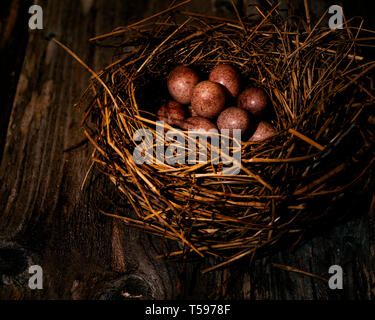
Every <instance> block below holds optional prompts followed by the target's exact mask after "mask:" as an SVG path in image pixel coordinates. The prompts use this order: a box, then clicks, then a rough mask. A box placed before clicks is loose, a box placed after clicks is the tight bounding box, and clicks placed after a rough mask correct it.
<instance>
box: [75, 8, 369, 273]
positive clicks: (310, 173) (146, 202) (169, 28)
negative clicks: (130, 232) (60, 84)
mask: <svg viewBox="0 0 375 320" xmlns="http://www.w3.org/2000/svg"><path fill="white" fill-rule="evenodd" d="M176 7H177V6H175V7H173V8H170V9H168V10H165V11H164V12H161V13H159V14H157V15H155V16H153V17H150V18H149V19H145V20H143V21H140V22H138V23H135V24H133V25H131V26H128V27H124V28H118V29H116V30H115V31H114V32H112V33H110V34H107V35H103V36H99V37H96V38H94V39H92V40H93V41H95V42H100V43H101V44H103V42H105V43H106V44H107V45H108V43H110V44H111V45H115V46H117V47H118V54H117V55H116V57H115V59H114V62H113V63H112V64H111V65H109V66H108V67H107V68H105V69H104V70H102V71H101V72H99V73H97V74H94V76H93V77H92V81H91V84H90V86H89V88H88V90H87V91H86V93H85V95H84V96H83V98H82V100H81V103H80V106H81V108H82V110H83V111H84V119H83V126H84V131H85V133H86V135H87V137H88V138H89V140H90V141H91V142H92V144H93V145H94V146H95V152H94V154H93V161H94V163H95V164H96V166H97V167H98V168H99V169H100V170H102V171H103V172H104V173H105V174H106V175H108V176H109V178H110V179H111V181H113V183H115V185H116V186H117V188H118V189H119V190H120V191H121V192H122V193H123V194H124V195H125V197H126V198H127V200H128V201H129V203H130V204H131V205H132V207H133V208H134V212H135V217H134V216H132V217H131V216H128V215H126V214H121V213H118V212H116V213H108V212H105V214H107V215H109V216H112V217H116V218H119V219H122V220H123V221H125V222H126V223H128V224H129V225H132V226H135V227H139V228H142V229H144V230H146V231H148V232H150V233H152V234H155V235H158V236H161V237H164V238H167V239H172V240H177V241H178V242H180V243H181V245H182V246H181V250H178V251H174V252H170V254H169V256H186V255H189V254H195V255H199V256H202V257H203V256H206V255H213V256H216V257H221V258H222V259H223V260H222V262H221V263H220V264H218V265H217V266H215V267H218V266H222V265H224V264H227V263H230V262H232V261H234V260H237V259H239V258H241V257H244V256H247V255H252V256H255V253H257V252H258V251H262V250H267V249H270V248H273V247H274V246H276V245H277V244H278V243H279V242H280V240H284V239H287V238H289V237H291V238H293V239H300V238H301V237H302V236H303V234H304V232H306V230H308V229H309V228H311V227H312V226H314V227H317V226H319V223H321V221H323V220H324V218H325V217H326V216H327V215H329V214H330V212H332V210H328V209H327V208H328V207H332V204H334V201H335V199H338V198H340V197H342V196H343V195H344V196H345V197H348V198H350V195H351V193H350V192H351V190H352V188H353V187H356V188H360V189H361V190H363V191H365V190H366V188H367V187H368V185H369V183H368V182H369V180H370V179H369V176H368V175H369V169H370V168H371V166H372V165H373V163H374V161H375V157H374V152H373V148H372V146H373V141H374V137H375V135H374V132H373V128H372V127H371V124H369V122H368V116H369V115H371V112H372V110H373V109H372V108H373V105H374V101H375V96H374V94H373V93H374V91H373V82H372V81H373V80H372V77H371V70H372V69H373V68H374V67H375V62H374V61H370V60H368V59H366V58H365V57H363V56H361V55H360V54H359V53H360V52H361V49H362V45H365V44H366V41H367V42H368V41H371V40H372V39H374V33H373V32H371V31H368V30H363V29H362V27H361V26H362V24H361V21H360V20H353V21H345V25H344V26H343V29H337V30H331V29H329V28H328V27H327V28H325V27H322V26H321V25H320V22H321V21H322V19H323V18H324V17H322V19H321V20H320V21H319V23H318V24H317V25H316V26H315V27H314V26H310V25H309V24H307V23H306V22H305V21H304V20H302V19H300V18H297V17H288V18H287V19H283V18H282V17H281V15H280V13H279V12H278V8H277V6H276V7H274V8H272V9H271V10H270V11H269V12H260V13H261V14H260V18H259V19H255V20H254V19H247V18H245V17H244V18H240V17H239V16H238V19H237V20H231V19H225V18H220V17H212V16H205V15H202V14H197V13H192V12H181V11H180V12H176V10H172V9H176ZM259 11H260V10H259ZM236 12H237V11H236ZM177 19H178V20H177ZM181 20H182V22H177V21H181ZM219 63H227V64H231V65H233V66H235V67H236V68H237V69H238V70H239V71H240V72H241V74H242V77H243V82H244V83H245V84H246V85H249V86H250V85H251V86H259V87H262V88H263V89H264V90H265V91H266V92H267V94H268V95H269V98H270V101H271V104H272V106H273V109H274V112H273V115H272V124H273V125H274V126H275V127H276V128H277V134H276V135H274V136H273V137H271V138H270V139H267V140H265V141H263V142H242V144H241V171H240V173H239V174H237V175H229V176H224V175H221V174H220V173H219V172H220V169H221V168H222V167H223V164H222V163H219V164H212V163H210V162H209V161H208V162H207V163H203V164H199V163H198V164H196V165H189V164H176V165H174V166H173V165H169V164H165V163H162V162H157V161H155V162H153V163H151V164H142V165H138V164H136V163H135V161H134V158H133V151H134V149H135V147H136V146H137V145H138V144H139V142H136V141H135V140H134V133H135V131H136V130H137V129H141V128H146V129H148V130H150V131H151V132H152V133H153V134H154V135H156V129H155V128H156V127H155V126H156V121H157V118H156V116H155V113H156V110H157V108H158V107H159V106H160V105H161V104H162V103H163V101H165V100H168V91H167V87H166V78H167V76H168V74H169V72H170V71H171V70H172V69H173V67H175V66H177V65H180V64H183V65H187V66H192V67H193V68H194V69H195V70H198V71H199V72H200V74H201V75H207V74H208V72H209V71H210V70H211V69H212V67H213V66H215V65H217V64H219ZM154 147H155V145H154ZM186 148H187V147H186ZM186 152H188V150H186ZM328 204H329V205H328ZM333 206H334V205H333ZM312 208H314V209H312ZM316 208H320V209H319V210H318V211H317V210H316ZM326 209H327V210H326ZM215 267H214V268H215ZM212 269H213V268H210V269H209V270H212ZM209 270H206V271H209Z"/></svg>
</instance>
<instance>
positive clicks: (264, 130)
mask: <svg viewBox="0 0 375 320" xmlns="http://www.w3.org/2000/svg"><path fill="white" fill-rule="evenodd" d="M275 133H276V130H275V128H274V127H273V126H272V125H270V124H269V123H268V122H266V121H260V122H259V123H258V125H257V127H256V129H255V132H254V133H253V135H252V136H251V138H250V139H249V141H251V142H258V141H263V140H265V139H268V138H269V137H271V136H273V135H274V134H275Z"/></svg>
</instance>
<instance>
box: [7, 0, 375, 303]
mask: <svg viewBox="0 0 375 320" xmlns="http://www.w3.org/2000/svg"><path fill="white" fill-rule="evenodd" d="M242 2H243V5H244V8H246V6H245V2H246V1H242ZM247 2H249V1H247ZM250 2H254V1H250ZM168 3H169V1H167V0H162V1H161V0H137V1H119V0H96V1H95V0H65V1H57V0H49V1H47V0H44V1H34V2H32V1H29V0H13V1H10V0H5V1H1V5H0V34H1V38H0V67H1V68H0V70H1V78H2V80H3V81H2V85H1V86H0V105H1V108H0V163H1V164H0V299H97V298H102V299H121V298H123V297H124V295H122V293H127V297H128V298H132V297H133V298H139V297H143V298H157V299H172V298H182V299H186V298H195V299H205V298H212V299H217V298H226V299H280V300H281V299H319V300H328V299H329V300H338V299H374V298H375V223H374V217H372V216H370V215H369V214H368V210H367V207H366V206H365V207H364V208H359V207H358V208H357V209H355V210H353V212H351V219H350V220H346V221H344V222H340V224H339V225H338V226H336V227H335V228H322V230H321V232H320V234H318V235H317V236H316V237H314V238H313V239H310V240H308V241H305V243H303V244H302V245H301V246H300V247H298V248H297V249H296V250H294V251H291V250H290V249H284V250H282V251H280V252H278V253H276V254H274V255H272V256H268V257H264V258H261V259H258V260H256V261H255V263H254V264H250V263H249V261H248V259H245V260H243V261H241V262H239V263H236V264H233V265H231V266H229V268H226V269H220V270H218V271H215V272H212V273H210V274H206V275H202V274H200V270H201V269H203V268H205V267H208V266H211V265H212V264H214V263H215V261H213V260H212V259H207V260H198V261H195V262H192V263H189V264H187V265H184V264H183V263H181V262H173V261H164V260H158V259H156V258H155V253H156V252H159V251H160V250H162V249H163V242H161V241H160V240H159V239H154V238H153V237H150V236H149V235H146V234H144V233H143V232H139V231H136V230H133V229H130V228H128V227H127V226H126V225H124V224H123V223H122V222H119V221H116V220H112V219H111V218H108V217H104V216H102V215H101V214H100V213H99V209H106V208H110V209H112V210H122V206H123V205H124V204H123V202H122V200H121V198H120V196H119V193H118V191H117V190H116V189H115V187H114V186H113V185H112V183H111V182H110V181H109V180H108V179H107V178H106V177H104V176H102V175H101V174H100V173H98V172H97V171H95V170H93V171H92V172H91V173H90V174H89V176H88V179H87V182H86V184H84V186H83V188H82V189H81V185H82V182H83V180H84V178H85V175H86V172H87V170H88V168H89V166H90V155H91V152H92V147H91V146H90V145H89V144H82V145H81V146H80V147H79V148H74V149H72V150H70V151H66V150H67V149H70V148H71V147H72V146H76V145H77V144H80V142H82V141H83V140H84V135H83V133H82V130H81V127H80V120H81V116H82V115H81V114H80V113H79V112H78V111H77V109H76V108H74V103H75V102H77V100H78V99H79V98H80V96H81V94H82V93H83V91H84V89H85V88H86V86H87V84H88V77H89V75H88V74H87V72H86V71H85V70H84V69H83V68H82V67H81V66H80V65H79V64H78V63H76V62H75V61H74V60H73V59H72V58H71V57H70V56H69V55H67V54H66V53H65V52H64V51H63V50H62V49H60V48H58V47H57V46H56V45H55V44H54V43H53V42H51V41H48V40H47V39H46V36H47V35H49V34H50V33H54V34H55V35H56V38H57V39H58V40H60V41H62V42H63V43H65V44H67V45H68V46H69V47H70V48H71V49H72V50H73V51H74V52H76V53H77V54H78V55H79V56H80V57H81V58H82V59H83V60H84V61H85V62H86V63H87V64H88V65H89V66H91V67H92V68H93V69H94V70H100V69H101V68H102V67H104V66H106V65H107V64H108V63H110V62H111V57H112V55H113V50H112V49H105V48H99V47H96V46H94V45H92V44H90V43H89V42H88V39H89V38H90V37H92V36H94V35H98V34H103V33H106V32H110V31H111V30H113V29H114V28H115V27H117V26H123V25H127V24H129V23H131V22H135V21H137V20H139V19H141V18H144V17H147V16H149V15H151V14H153V13H156V12H158V11H160V10H162V9H165V8H166V7H167V5H168ZM263 3H264V1H263ZM308 3H309V6H310V8H311V14H312V19H316V18H317V17H319V16H320V14H321V13H322V12H323V11H324V10H326V9H327V8H328V7H329V6H330V5H332V4H339V5H340V4H341V5H343V7H344V13H345V15H346V17H347V18H349V17H352V16H355V15H362V16H363V17H364V18H365V26H366V27H372V28H374V17H373V14H372V11H371V10H369V7H368V3H369V1H349V0H348V1H316V0H314V1H312V0H311V1H308ZM32 4H39V5H41V6H42V8H43V10H44V30H35V31H31V30H29V29H28V20H29V17H30V15H29V14H28V8H29V7H30V5H32ZM295 4H296V6H297V7H298V8H300V9H301V12H302V13H304V8H303V1H295ZM185 9H188V10H190V11H199V12H204V13H208V14H216V15H224V16H229V17H233V12H232V10H231V6H230V1H226V0H209V1H197V0H195V1H194V0H193V2H192V4H190V5H189V6H187V7H186V8H185ZM244 10H245V11H246V9H244ZM248 10H250V11H249V12H251V10H253V9H251V8H250V9H248ZM247 12H248V11H247ZM64 151H66V152H64ZM113 201H114V202H115V203H116V204H117V205H116V206H115V207H113ZM354 211H355V212H354ZM33 264H38V265H41V266H42V267H43V270H44V289H43V290H30V289H29V288H28V286H27V282H28V277H29V275H28V272H27V267H28V266H29V265H33ZM273 264H281V265H286V266H291V267H294V268H297V269H300V270H303V271H306V272H310V273H312V274H315V275H319V276H322V277H325V278H328V277H329V276H330V275H329V274H328V269H329V267H330V266H331V265H334V264H338V265H340V266H342V268H343V270H344V288H343V290H330V289H329V287H328V285H327V283H326V282H325V281H323V280H321V279H318V278H315V277H311V276H306V275H302V274H299V273H294V272H290V271H285V270H282V269H280V268H277V267H275V266H274V265H273ZM125 295H126V294H125Z"/></svg>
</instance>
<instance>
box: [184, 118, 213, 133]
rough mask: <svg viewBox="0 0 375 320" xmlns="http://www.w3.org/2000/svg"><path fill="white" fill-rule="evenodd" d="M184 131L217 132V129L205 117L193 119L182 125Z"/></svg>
mask: <svg viewBox="0 0 375 320" xmlns="http://www.w3.org/2000/svg"><path fill="white" fill-rule="evenodd" d="M181 127H182V129H184V130H197V131H210V130H217V127H216V126H215V124H214V123H212V122H211V121H210V120H208V119H206V118H203V117H191V118H188V119H186V120H185V122H184V123H183V124H182V126H181Z"/></svg>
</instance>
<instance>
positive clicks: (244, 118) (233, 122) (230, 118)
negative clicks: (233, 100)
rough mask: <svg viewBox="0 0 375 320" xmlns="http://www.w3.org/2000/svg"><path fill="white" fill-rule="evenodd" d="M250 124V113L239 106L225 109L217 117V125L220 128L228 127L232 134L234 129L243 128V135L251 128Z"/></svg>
mask: <svg viewBox="0 0 375 320" xmlns="http://www.w3.org/2000/svg"><path fill="white" fill-rule="evenodd" d="M250 125H251V115H250V113H249V112H247V111H246V110H244V109H241V108H238V107H230V108H227V109H225V110H224V111H223V112H221V113H220V115H219V117H218V118H217V127H218V128H219V129H220V130H223V129H228V130H229V134H230V135H232V134H233V130H234V129H239V130H241V135H243V134H244V133H245V132H246V131H247V130H248V129H249V128H250Z"/></svg>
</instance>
